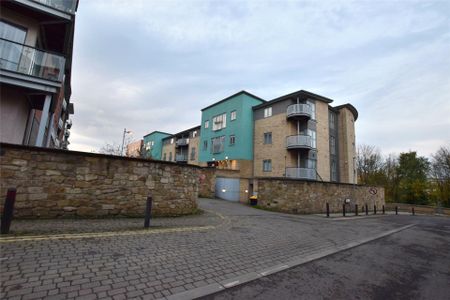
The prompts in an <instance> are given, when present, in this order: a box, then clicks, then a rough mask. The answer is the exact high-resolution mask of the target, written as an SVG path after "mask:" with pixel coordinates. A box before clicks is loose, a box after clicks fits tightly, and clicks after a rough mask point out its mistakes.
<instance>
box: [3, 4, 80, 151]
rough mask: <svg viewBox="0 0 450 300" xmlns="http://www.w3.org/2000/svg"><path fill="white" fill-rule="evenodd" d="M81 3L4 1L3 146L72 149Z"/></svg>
mask: <svg viewBox="0 0 450 300" xmlns="http://www.w3.org/2000/svg"><path fill="white" fill-rule="evenodd" d="M77 6H78V0H64V1H61V0H8V1H1V2H0V8H1V18H0V90H1V102H0V141H1V142H5V143H13V144H24V145H33V146H39V147H56V148H63V149H67V145H68V144H69V142H68V137H69V134H70V132H69V129H70V127H71V121H70V120H69V115H70V114H73V113H74V108H73V104H72V103H71V101H70V96H71V84H70V82H71V65H72V49H73V36H74V25H75V12H76V10H77Z"/></svg>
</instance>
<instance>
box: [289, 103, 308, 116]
mask: <svg viewBox="0 0 450 300" xmlns="http://www.w3.org/2000/svg"><path fill="white" fill-rule="evenodd" d="M311 115H312V109H311V106H310V105H308V104H292V105H289V106H288V107H287V110H286V117H287V118H308V119H309V118H311Z"/></svg>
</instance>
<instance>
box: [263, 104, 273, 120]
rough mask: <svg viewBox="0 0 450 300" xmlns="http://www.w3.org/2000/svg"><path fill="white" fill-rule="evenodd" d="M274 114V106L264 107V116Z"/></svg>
mask: <svg viewBox="0 0 450 300" xmlns="http://www.w3.org/2000/svg"><path fill="white" fill-rule="evenodd" d="M271 116H272V106H269V107H266V108H264V118H268V117H271Z"/></svg>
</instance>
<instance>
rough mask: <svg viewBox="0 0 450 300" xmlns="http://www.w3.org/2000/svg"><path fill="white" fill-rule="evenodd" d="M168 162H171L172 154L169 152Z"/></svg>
mask: <svg viewBox="0 0 450 300" xmlns="http://www.w3.org/2000/svg"><path fill="white" fill-rule="evenodd" d="M169 161H172V152H169Z"/></svg>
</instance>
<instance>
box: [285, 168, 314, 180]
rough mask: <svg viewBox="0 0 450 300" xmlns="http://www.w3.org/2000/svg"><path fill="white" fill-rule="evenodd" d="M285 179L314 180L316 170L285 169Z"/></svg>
mask: <svg viewBox="0 0 450 300" xmlns="http://www.w3.org/2000/svg"><path fill="white" fill-rule="evenodd" d="M286 177H289V178H298V179H310V180H316V179H317V177H316V169H309V168H286Z"/></svg>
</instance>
